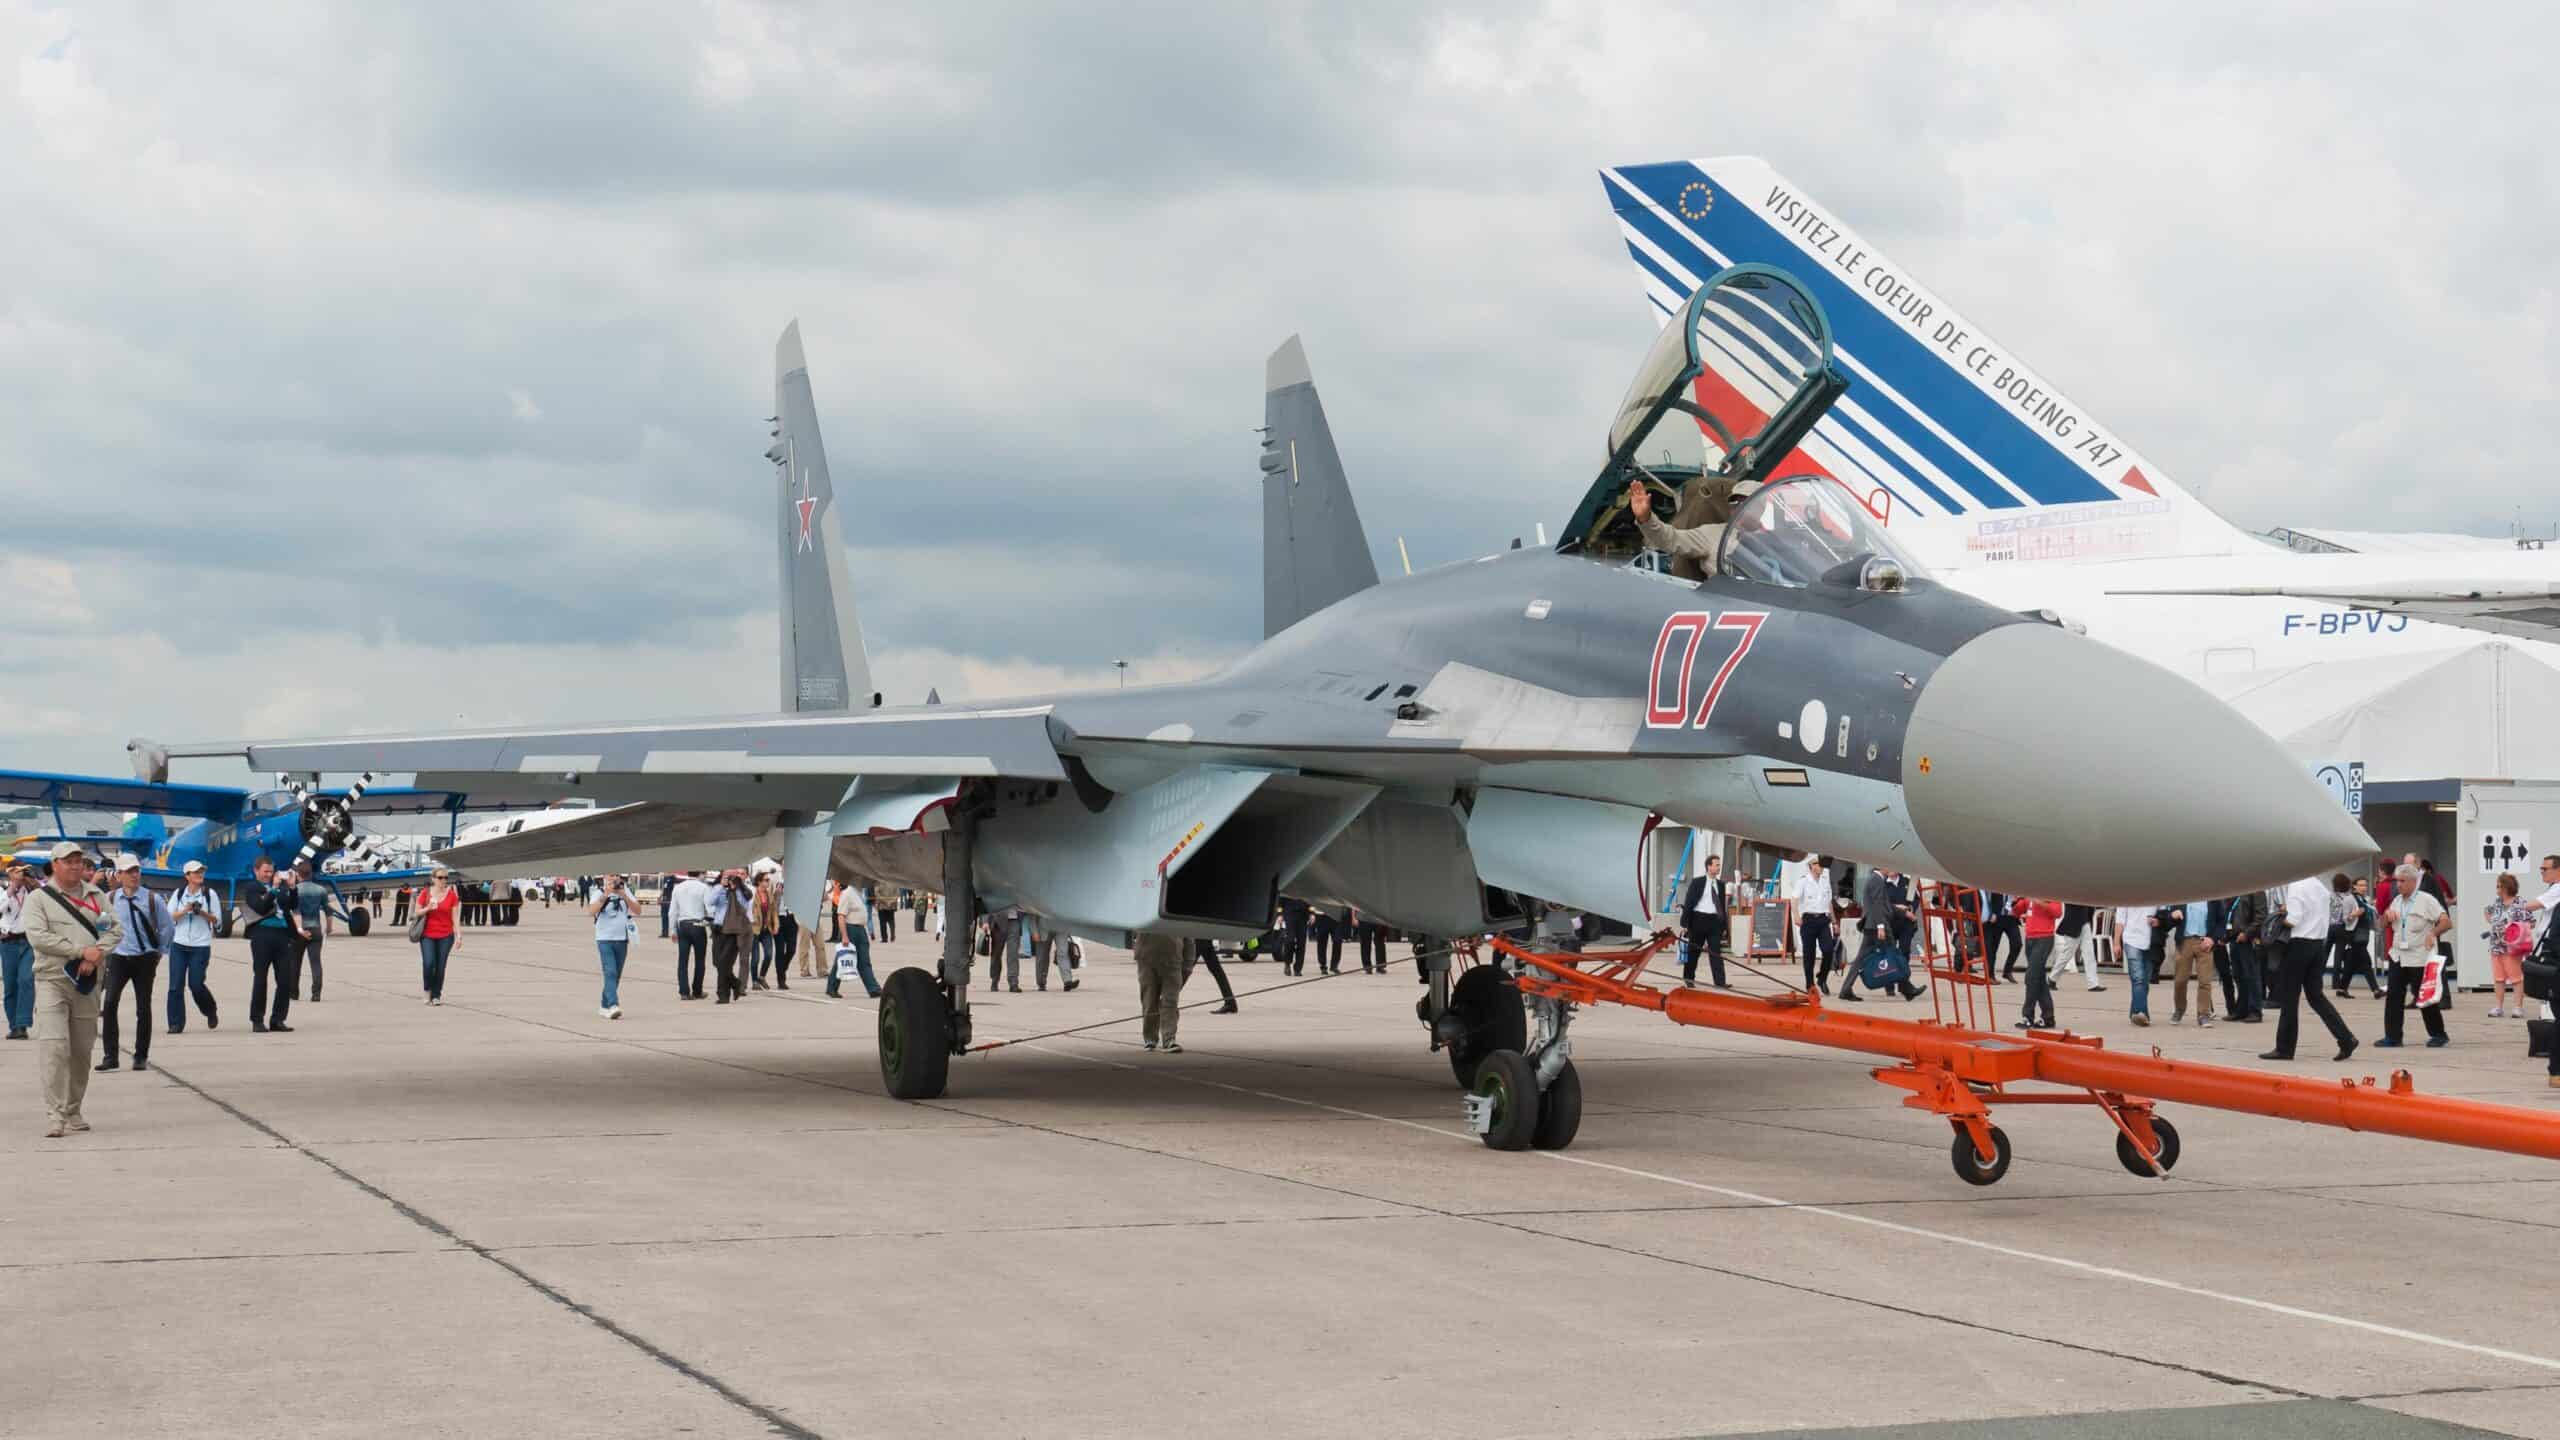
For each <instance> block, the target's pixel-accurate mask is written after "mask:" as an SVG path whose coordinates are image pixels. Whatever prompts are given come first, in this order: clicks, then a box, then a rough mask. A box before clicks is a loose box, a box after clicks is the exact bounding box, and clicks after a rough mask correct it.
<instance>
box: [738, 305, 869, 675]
mask: <svg viewBox="0 0 2560 1440" xmlns="http://www.w3.org/2000/svg"><path fill="white" fill-rule="evenodd" d="M773 414H774V432H773V433H774V444H773V448H772V449H770V450H767V451H766V452H765V458H766V459H769V460H771V461H772V462H773V465H774V472H775V474H776V476H777V477H778V480H779V484H778V487H777V488H778V492H779V494H778V498H777V500H776V502H775V503H776V505H777V506H778V509H777V512H776V516H777V518H776V534H777V538H778V541H779V543H780V547H781V554H782V707H781V708H782V709H784V710H785V711H801V710H862V709H867V708H869V707H870V706H871V705H872V704H874V703H875V698H874V696H873V693H872V689H871V657H870V656H869V655H868V654H866V653H865V652H864V650H863V646H862V626H861V622H860V621H858V620H857V619H855V618H854V613H853V585H852V582H851V581H850V580H848V579H847V578H846V575H845V561H844V534H843V531H842V529H841V527H839V526H838V524H837V522H836V492H835V484H834V482H833V481H832V480H831V479H829V478H828V475H827V450H826V446H825V445H824V444H823V443H821V442H820V441H819V439H818V408H817V401H816V399H815V398H814V397H813V396H812V395H811V393H810V390H809V361H808V357H807V356H806V355H804V354H803V353H802V352H801V349H800V322H799V321H797V320H794V321H792V322H791V323H790V324H789V325H786V326H784V327H783V330H782V339H781V341H780V342H779V343H777V344H776V345H775V346H774V349H773Z"/></svg>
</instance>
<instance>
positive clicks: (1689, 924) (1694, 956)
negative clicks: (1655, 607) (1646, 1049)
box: [1680, 855, 1733, 990]
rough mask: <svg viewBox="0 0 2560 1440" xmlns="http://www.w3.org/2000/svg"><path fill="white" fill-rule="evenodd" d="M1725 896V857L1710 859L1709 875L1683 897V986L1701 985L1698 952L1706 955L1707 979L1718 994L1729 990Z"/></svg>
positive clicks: (1681, 910)
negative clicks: (1725, 959)
mask: <svg viewBox="0 0 2560 1440" xmlns="http://www.w3.org/2000/svg"><path fill="white" fill-rule="evenodd" d="M1726 918H1727V916H1726V910H1725V893H1724V857H1723V856H1721V855H1710V856H1708V857H1707V872H1706V873H1705V874H1703V875H1700V876H1699V877H1697V878H1696V879H1694V880H1692V881H1690V882H1689V888H1688V889H1687V891H1685V892H1684V893H1682V895H1681V896H1680V928H1681V930H1682V931H1683V938H1684V943H1683V944H1682V945H1681V947H1680V983H1681V984H1683V985H1695V984H1697V983H1698V952H1699V951H1701V950H1703V951H1705V952H1706V954H1707V978H1708V979H1710V980H1712V981H1714V982H1715V987H1716V988H1717V989H1719V990H1730V989H1732V988H1733V987H1732V986H1730V985H1727V984H1726V983H1725V980H1724V942H1725V935H1726V928H1725V922H1726Z"/></svg>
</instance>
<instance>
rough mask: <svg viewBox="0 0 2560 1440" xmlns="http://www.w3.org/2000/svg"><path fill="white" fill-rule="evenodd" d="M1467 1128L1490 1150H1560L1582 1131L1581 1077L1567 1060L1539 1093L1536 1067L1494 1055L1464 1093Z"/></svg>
mask: <svg viewBox="0 0 2560 1440" xmlns="http://www.w3.org/2000/svg"><path fill="white" fill-rule="evenodd" d="M1467 1124H1468V1128H1470V1129H1472V1130H1474V1131H1475V1133H1476V1136H1477V1138H1478V1139H1481V1140H1482V1141H1484V1143H1485V1147H1486V1148H1487V1149H1491V1150H1527V1149H1531V1148H1535V1149H1539V1150H1562V1149H1563V1148H1565V1147H1566V1146H1568V1145H1571V1144H1572V1143H1573V1137H1574V1136H1575V1134H1577V1133H1578V1132H1579V1131H1580V1130H1581V1129H1582V1076H1581V1075H1580V1074H1578V1073H1576V1072H1575V1070H1574V1068H1573V1062H1572V1061H1570V1060H1567V1061H1565V1062H1564V1064H1563V1065H1562V1066H1561V1067H1560V1068H1559V1069H1558V1070H1557V1071H1556V1075H1555V1078H1554V1079H1553V1080H1550V1081H1548V1082H1547V1085H1546V1087H1545V1088H1544V1089H1540V1088H1539V1085H1538V1066H1537V1062H1535V1061H1533V1060H1531V1059H1530V1058H1529V1057H1528V1056H1526V1055H1523V1054H1521V1053H1520V1052H1519V1051H1517V1050H1496V1051H1494V1052H1493V1053H1492V1054H1490V1055H1487V1056H1485V1057H1484V1060H1483V1063H1481V1064H1479V1065H1477V1066H1476V1080H1475V1084H1473V1085H1471V1086H1469V1087H1468V1088H1467Z"/></svg>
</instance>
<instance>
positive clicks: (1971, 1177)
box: [1948, 1125, 2009, 1185]
mask: <svg viewBox="0 0 2560 1440" xmlns="http://www.w3.org/2000/svg"><path fill="white" fill-rule="evenodd" d="M1948 1154H1949V1156H1950V1158H1952V1159H1953V1160H1954V1161H1955V1166H1956V1177H1957V1178H1958V1179H1960V1180H1962V1181H1964V1183H1966V1184H1967V1185H1997V1184H1999V1183H2000V1177H2001V1176H2003V1175H2006V1174H2008V1173H2009V1132H2008V1131H2006V1130H2003V1129H2001V1128H2000V1127H1999V1126H1997V1125H1994V1126H1992V1127H1991V1163H1990V1164H1989V1165H1985V1164H1983V1163H1982V1157H1981V1156H1979V1155H1976V1154H1975V1153H1974V1150H1973V1136H1971V1135H1970V1134H1967V1133H1966V1132H1965V1129H1964V1127H1963V1126H1961V1125H1959V1126H1957V1127H1956V1143H1955V1144H1954V1146H1953V1147H1951V1148H1950V1150H1949V1152H1948Z"/></svg>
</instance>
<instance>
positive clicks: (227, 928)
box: [213, 910, 240, 940]
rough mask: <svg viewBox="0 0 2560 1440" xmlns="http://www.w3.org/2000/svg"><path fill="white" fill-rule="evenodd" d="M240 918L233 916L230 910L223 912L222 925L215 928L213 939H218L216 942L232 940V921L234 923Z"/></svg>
mask: <svg viewBox="0 0 2560 1440" xmlns="http://www.w3.org/2000/svg"><path fill="white" fill-rule="evenodd" d="M238 918H240V917H239V916H237V915H235V914H233V913H232V912H231V911H228V910H225V911H223V912H222V923H221V924H219V925H216V926H214V927H213V938H214V939H216V940H228V939H230V938H231V922H232V921H234V920H237V919H238Z"/></svg>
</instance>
